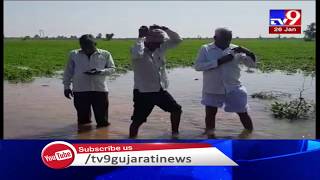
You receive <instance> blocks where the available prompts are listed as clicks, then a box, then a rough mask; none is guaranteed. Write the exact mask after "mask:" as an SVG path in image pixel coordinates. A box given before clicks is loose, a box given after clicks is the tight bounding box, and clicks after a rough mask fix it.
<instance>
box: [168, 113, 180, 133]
mask: <svg viewBox="0 0 320 180" xmlns="http://www.w3.org/2000/svg"><path fill="white" fill-rule="evenodd" d="M181 114H182V111H181V110H180V111H176V112H172V113H171V114H170V120H171V129H172V136H173V137H175V136H177V135H178V134H179V124H180V119H181Z"/></svg>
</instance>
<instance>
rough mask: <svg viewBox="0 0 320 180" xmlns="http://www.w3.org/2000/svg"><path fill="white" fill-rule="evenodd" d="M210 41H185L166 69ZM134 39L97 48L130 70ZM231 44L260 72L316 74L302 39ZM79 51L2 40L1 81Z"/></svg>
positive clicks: (43, 70) (62, 44)
mask: <svg viewBox="0 0 320 180" xmlns="http://www.w3.org/2000/svg"><path fill="white" fill-rule="evenodd" d="M208 42H210V40H196V39H186V40H184V41H183V42H182V43H181V45H179V46H178V47H177V48H175V49H172V50H170V51H169V52H168V53H167V61H168V62H167V66H168V67H169V68H172V67H178V66H192V65H193V62H194V60H195V57H196V56H197V52H198V50H199V48H200V46H201V45H202V44H205V43H208ZM133 43H134V41H133V40H112V41H104V40H99V41H98V48H101V49H106V50H108V51H109V52H111V54H112V56H113V58H114V61H115V64H116V66H117V70H118V71H121V72H123V71H126V70H129V69H130V68H131V66H130V54H129V49H130V47H131V46H132V45H133ZM233 43H234V44H237V45H241V46H244V47H247V48H249V49H250V50H252V51H253V52H255V53H256V55H257V57H258V60H259V64H258V68H259V69H260V70H262V71H272V70H284V71H288V72H295V71H298V70H302V71H303V72H305V73H312V72H314V71H315V42H314V41H313V42H305V41H303V40H301V39H280V40H279V39H234V40H233ZM76 48H79V44H78V41H77V40H32V39H30V40H22V39H5V40H4V78H5V79H6V80H14V81H26V80H30V79H32V77H35V76H51V75H53V74H54V73H55V72H56V71H58V70H63V68H64V65H65V63H66V61H67V55H68V52H69V51H70V50H72V49H76Z"/></svg>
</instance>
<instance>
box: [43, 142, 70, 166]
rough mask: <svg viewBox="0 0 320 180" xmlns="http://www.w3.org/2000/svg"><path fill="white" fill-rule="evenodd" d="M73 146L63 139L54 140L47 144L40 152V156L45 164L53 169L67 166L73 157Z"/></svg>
mask: <svg viewBox="0 0 320 180" xmlns="http://www.w3.org/2000/svg"><path fill="white" fill-rule="evenodd" d="M75 152H76V150H75V148H74V147H73V146H72V145H71V144H69V143H67V142H63V141H55V142H52V143H49V144H47V145H46V146H45V147H44V148H43V149H42V152H41V158H42V161H43V163H44V164H45V165H47V166H48V167H50V168H53V169H63V168H67V167H69V166H70V165H71V164H72V162H73V161H74V158H75Z"/></svg>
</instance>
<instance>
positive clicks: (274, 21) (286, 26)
mask: <svg viewBox="0 0 320 180" xmlns="http://www.w3.org/2000/svg"><path fill="white" fill-rule="evenodd" d="M301 21H302V12H301V9H272V10H270V18H269V33H270V34H301Z"/></svg>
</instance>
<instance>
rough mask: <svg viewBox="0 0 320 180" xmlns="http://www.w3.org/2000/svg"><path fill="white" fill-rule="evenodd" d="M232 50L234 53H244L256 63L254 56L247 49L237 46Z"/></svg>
mask: <svg viewBox="0 0 320 180" xmlns="http://www.w3.org/2000/svg"><path fill="white" fill-rule="evenodd" d="M232 50H233V51H234V52H235V53H245V54H246V55H247V56H249V57H251V58H252V60H253V61H256V58H255V56H254V54H253V53H252V52H251V51H250V50H249V49H247V48H243V47H241V46H238V47H236V48H233V49H232Z"/></svg>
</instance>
